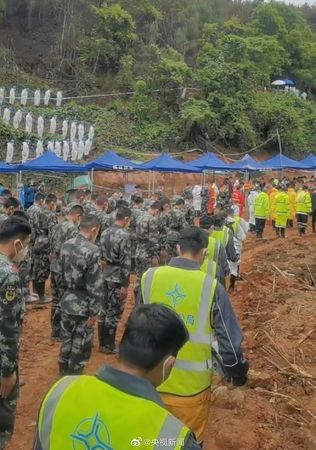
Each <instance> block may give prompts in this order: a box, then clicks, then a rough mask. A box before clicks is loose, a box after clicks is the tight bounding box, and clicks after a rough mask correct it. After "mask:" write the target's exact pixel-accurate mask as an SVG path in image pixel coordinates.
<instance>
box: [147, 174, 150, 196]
mask: <svg viewBox="0 0 316 450" xmlns="http://www.w3.org/2000/svg"><path fill="white" fill-rule="evenodd" d="M147 196H148V199H150V171H149V172H148V192H147Z"/></svg>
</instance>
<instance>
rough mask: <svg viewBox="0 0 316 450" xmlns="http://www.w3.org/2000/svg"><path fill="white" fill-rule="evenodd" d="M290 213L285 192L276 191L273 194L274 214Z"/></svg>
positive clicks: (286, 214)
mask: <svg viewBox="0 0 316 450" xmlns="http://www.w3.org/2000/svg"><path fill="white" fill-rule="evenodd" d="M289 213H290V201H289V196H288V194H287V193H286V192H282V191H280V192H278V193H277V194H276V196H275V214H276V215H278V216H286V217H288V216H289Z"/></svg>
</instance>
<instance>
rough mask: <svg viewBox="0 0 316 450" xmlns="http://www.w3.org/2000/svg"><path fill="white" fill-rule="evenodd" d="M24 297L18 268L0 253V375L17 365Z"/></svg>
mask: <svg viewBox="0 0 316 450" xmlns="http://www.w3.org/2000/svg"><path fill="white" fill-rule="evenodd" d="M23 308H24V298H23V294H22V286H21V282H20V277H19V274H18V269H17V268H16V266H15V265H14V264H12V262H11V261H9V259H8V258H7V257H6V256H4V255H0V376H1V377H7V376H9V375H11V374H12V373H13V372H14V371H15V370H16V369H17V367H18V358H19V335H20V327H21V323H22V316H23Z"/></svg>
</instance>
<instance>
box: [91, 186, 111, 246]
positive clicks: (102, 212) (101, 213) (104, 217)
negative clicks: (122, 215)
mask: <svg viewBox="0 0 316 450" xmlns="http://www.w3.org/2000/svg"><path fill="white" fill-rule="evenodd" d="M107 207H108V201H107V198H106V196H105V195H98V197H97V198H96V200H95V209H92V210H91V212H90V213H89V214H92V215H94V216H96V217H97V218H98V219H99V221H100V223H101V228H100V232H99V235H98V237H97V239H96V241H95V244H96V245H97V246H99V245H100V239H101V234H102V233H103V231H105V230H107V229H108V228H109V226H110V215H109V214H107V212H106V211H107Z"/></svg>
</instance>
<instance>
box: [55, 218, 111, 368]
mask: <svg viewBox="0 0 316 450" xmlns="http://www.w3.org/2000/svg"><path fill="white" fill-rule="evenodd" d="M99 231H100V222H99V220H98V219H97V217H95V216H93V215H88V216H84V217H83V218H82V220H81V223H80V232H79V234H78V236H77V237H75V238H73V239H70V240H69V241H67V242H65V244H64V245H63V247H62V249H61V252H60V256H59V259H58V266H59V268H58V270H59V273H60V274H61V288H62V289H63V292H64V294H63V296H62V299H61V302H60V309H61V339H62V344H61V348H60V353H59V370H60V374H61V375H76V374H81V373H82V371H83V369H84V367H85V365H86V364H87V362H88V361H89V359H90V356H91V350H92V337H93V326H94V324H95V321H96V316H97V314H98V312H99V310H100V306H101V302H102V298H103V295H104V294H103V277H102V269H101V258H100V252H99V249H98V247H97V246H96V245H95V240H96V238H97V236H98V234H99Z"/></svg>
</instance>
